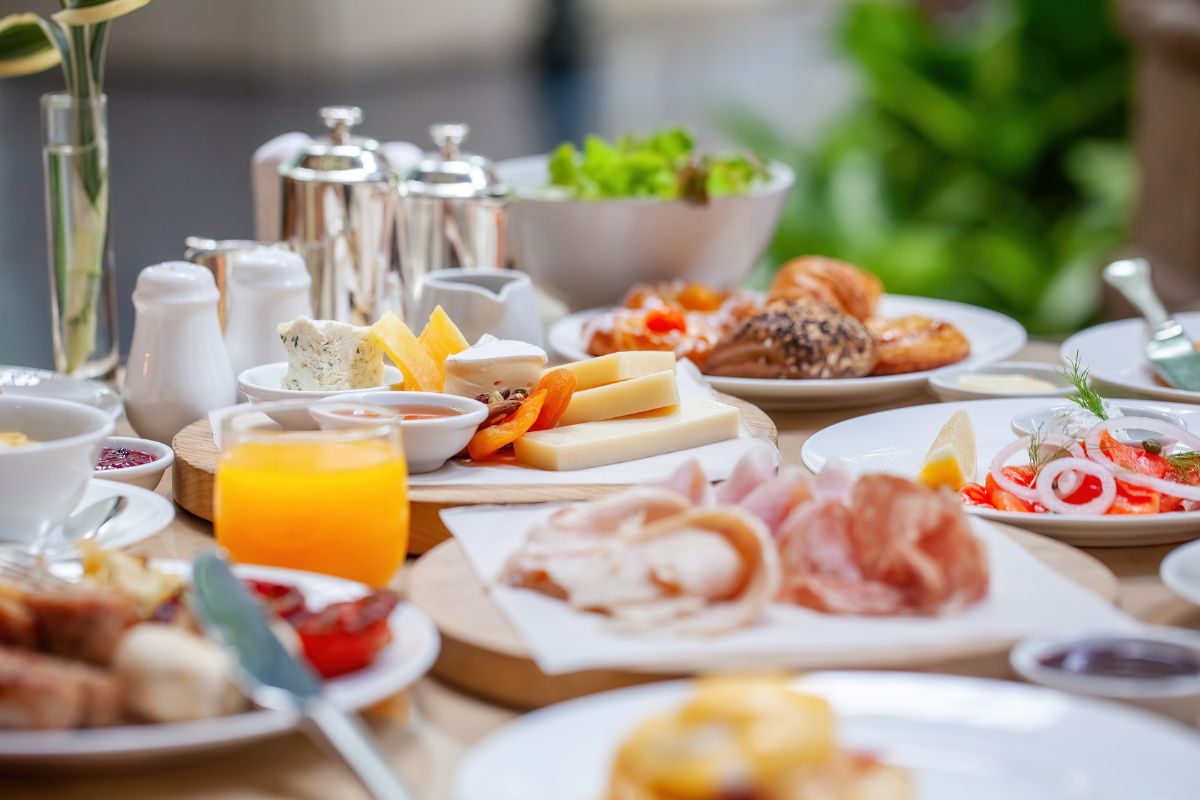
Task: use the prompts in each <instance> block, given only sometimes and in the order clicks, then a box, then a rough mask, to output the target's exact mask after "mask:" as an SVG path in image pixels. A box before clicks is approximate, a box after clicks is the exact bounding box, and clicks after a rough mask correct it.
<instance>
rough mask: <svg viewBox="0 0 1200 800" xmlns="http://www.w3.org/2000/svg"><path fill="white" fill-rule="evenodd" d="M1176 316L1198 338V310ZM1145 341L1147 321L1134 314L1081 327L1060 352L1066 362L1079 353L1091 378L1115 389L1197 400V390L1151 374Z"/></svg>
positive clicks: (1199, 396) (1182, 401)
mask: <svg viewBox="0 0 1200 800" xmlns="http://www.w3.org/2000/svg"><path fill="white" fill-rule="evenodd" d="M1175 319H1177V320H1179V321H1180V322H1181V323H1182V324H1183V327H1184V329H1185V330H1186V331H1187V333H1188V336H1190V337H1192V339H1193V340H1195V339H1197V338H1200V311H1192V312H1188V313H1184V314H1176V315H1175ZM1146 340H1147V333H1146V322H1145V320H1143V319H1142V318H1141V317H1136V318H1134V319H1122V320H1117V321H1116V322H1106V323H1104V324H1103V325H1097V326H1095V327H1093V328H1087V329H1085V330H1082V331H1080V332H1079V333H1077V334H1075V335H1074V336H1072V337H1071V338H1069V339H1067V340H1066V341H1065V342H1063V344H1062V349H1061V350H1060V351H1059V352H1061V353H1062V357H1063V359H1064V360H1066V361H1071V360H1073V359H1074V358H1075V354H1076V353H1078V354H1079V362H1080V364H1081V365H1083V366H1085V367H1087V368H1088V370H1090V371H1091V374H1092V378H1093V379H1094V380H1097V381H1100V382H1102V383H1107V384H1109V385H1111V386H1115V387H1117V388H1118V389H1124V390H1125V391H1127V392H1131V393H1133V394H1135V395H1140V396H1142V397H1152V398H1156V399H1160V400H1175V401H1177V402H1180V403H1200V392H1189V391H1185V390H1183V389H1172V388H1171V387H1169V386H1165V385H1164V384H1162V383H1161V382H1160V381H1159V380H1158V379H1157V378H1156V377H1155V376H1154V372H1153V371H1152V370H1151V369H1150V365H1149V363H1148V362H1147V361H1146V354H1145V352H1144V350H1145V347H1146Z"/></svg>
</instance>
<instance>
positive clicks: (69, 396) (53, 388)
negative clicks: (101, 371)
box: [0, 366, 122, 419]
mask: <svg viewBox="0 0 1200 800" xmlns="http://www.w3.org/2000/svg"><path fill="white" fill-rule="evenodd" d="M0 393H3V394H9V395H13V396H16V397H20V396H26V397H52V398H55V399H57V400H71V401H73V402H76V403H83V404H84V405H89V406H95V407H96V408H98V409H100V410H101V411H104V412H106V413H108V414H111V415H112V418H113V419H116V418H117V417H119V416H121V410H122V405H121V397H120V395H118V394H117V393H116V392H114V391H113V390H112V389H110V388H108V387H107V386H105V385H104V384H103V383H100V382H99V381H85V380H82V379H80V378H72V377H70V376H69V375H63V374H62V373H61V372H51V371H50V370H48V369H35V368H33V367H6V366H0Z"/></svg>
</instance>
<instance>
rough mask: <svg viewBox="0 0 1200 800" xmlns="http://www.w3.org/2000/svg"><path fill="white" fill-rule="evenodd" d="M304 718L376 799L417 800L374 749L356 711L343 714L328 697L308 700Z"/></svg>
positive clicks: (367, 731)
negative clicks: (313, 726) (315, 728)
mask: <svg viewBox="0 0 1200 800" xmlns="http://www.w3.org/2000/svg"><path fill="white" fill-rule="evenodd" d="M304 715H305V717H307V718H308V719H309V720H310V721H311V722H312V723H313V724H314V725H315V726H316V727H317V729H318V730H319V731H320V732H321V735H322V736H323V737H324V738H325V741H327V742H328V743H329V745H330V746H331V747H332V748H333V749H334V750H336V751H337V753H338V755H339V756H341V757H342V760H343V761H345V762H346V765H347V766H348V767H350V769H351V770H353V772H354V774H355V775H356V776H357V777H358V779H359V780H360V781H362V783H363V785H364V786H365V787H366V788H367V791H368V792H370V793H371V796H372V797H374V798H376V800H415V799H416V795H414V794H413V793H412V791H410V790H409V789H408V788H407V787H406V786H405V785H404V782H403V781H401V780H400V777H399V776H398V775H397V774H396V773H395V771H394V770H393V769H392V767H391V765H390V764H388V762H387V758H386V757H385V756H384V755H383V753H381V752H379V749H378V748H377V747H376V746H375V737H374V736H373V735H372V734H371V732H370V731H369V730H368V729H367V726H366V725H364V724H363V722H362V720H361V719H360V718H359V716H358V715H357V714H355V713H353V712H348V711H343V710H342V709H341V708H338V706H336V705H335V704H334V703H333V702H332V701H330V700H329V699H328V698H327V697H323V696H319V697H313V698H311V699H309V700H308V701H307V702H305V704H304Z"/></svg>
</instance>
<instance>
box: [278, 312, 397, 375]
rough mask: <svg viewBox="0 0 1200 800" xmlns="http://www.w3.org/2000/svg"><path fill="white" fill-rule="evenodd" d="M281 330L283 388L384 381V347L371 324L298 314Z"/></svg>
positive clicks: (280, 328) (280, 326) (283, 324)
mask: <svg viewBox="0 0 1200 800" xmlns="http://www.w3.org/2000/svg"><path fill="white" fill-rule="evenodd" d="M278 330H279V338H280V339H282V340H283V349H284V350H285V351H287V362H288V369H287V374H286V375H285V376H284V377H283V388H284V389H298V390H301V391H308V392H313V391H339V390H343V389H370V388H372V387H375V386H381V385H382V384H383V349H382V348H381V347H380V346H379V345H378V344H377V343H376V342H375V340H374V339H373V338H372V337H371V336H370V335H369V333H370V330H371V329H370V328H366V327H357V326H354V325H347V324H346V323H344V322H334V321H333V320H311V319H309V318H308V317H299V318H297V319H294V320H292V321H291V322H284V323H281V324H280V325H279V328H278Z"/></svg>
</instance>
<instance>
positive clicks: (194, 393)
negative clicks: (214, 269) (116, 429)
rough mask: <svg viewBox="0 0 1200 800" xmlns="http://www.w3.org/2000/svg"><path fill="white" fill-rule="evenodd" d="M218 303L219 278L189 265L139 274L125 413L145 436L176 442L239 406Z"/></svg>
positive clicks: (165, 266) (169, 265)
mask: <svg viewBox="0 0 1200 800" xmlns="http://www.w3.org/2000/svg"><path fill="white" fill-rule="evenodd" d="M217 297H218V293H217V285H216V283H215V282H214V281H213V276H212V273H211V272H209V271H208V270H207V269H205V268H204V267H201V266H198V265H196V264H191V263H188V262H186V261H168V262H167V263H165V264H155V265H154V266H152V267H146V268H145V269H143V270H142V271H141V274H139V275H138V280H137V287H136V288H135V289H134V291H133V305H134V308H135V309H136V310H137V318H136V320H135V322H134V326H133V346H132V347H131V348H130V351H129V363H128V364H127V365H126V368H125V413H126V415H127V416H128V417H129V422H130V424H131V425H133V428H134V430H136V431H137V433H138V435H139V436H144V437H146V438H148V439H155V440H157V441H160V442H163V443H164V444H170V443H171V439H172V438H174V436H175V434H176V433H178V432H179V430H180V429H181V428H184V427H186V426H187V425H190V424H191V423H193V422H195V421H196V420H198V419H200V418H201V417H204V416H207V415H208V412H210V411H212V410H214V409H217V408H223V407H225V406H229V405H233V404H234V403H235V402H236V401H237V386H236V384H235V383H234V379H233V367H232V366H230V363H229V355H228V354H227V353H226V352H225V342H224V340H223V339H222V338H221V324H220V322H219V321H218V319H217Z"/></svg>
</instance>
